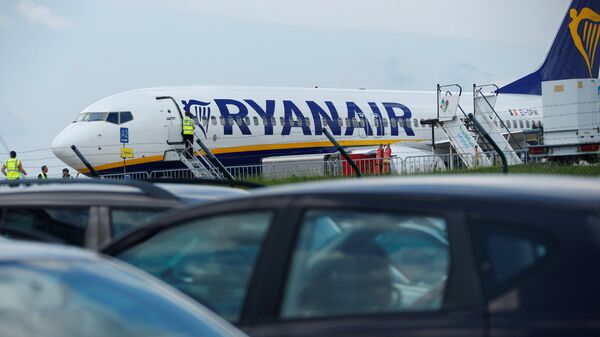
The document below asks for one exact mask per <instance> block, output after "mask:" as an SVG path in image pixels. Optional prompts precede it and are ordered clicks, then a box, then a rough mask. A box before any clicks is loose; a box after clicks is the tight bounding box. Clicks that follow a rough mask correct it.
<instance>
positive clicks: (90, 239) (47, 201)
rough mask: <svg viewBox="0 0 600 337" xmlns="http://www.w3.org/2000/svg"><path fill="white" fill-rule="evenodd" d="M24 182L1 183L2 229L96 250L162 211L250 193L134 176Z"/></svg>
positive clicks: (28, 237)
mask: <svg viewBox="0 0 600 337" xmlns="http://www.w3.org/2000/svg"><path fill="white" fill-rule="evenodd" d="M23 183H24V185H15V183H12V184H6V183H4V184H3V185H0V187H3V188H0V235H4V236H7V237H11V238H14V239H25V240H34V241H43V242H52V243H63V244H70V245H76V246H81V247H85V248H88V249H92V250H96V249H97V248H98V247H100V246H102V245H103V244H106V243H107V242H108V241H110V240H111V239H112V238H114V237H117V236H119V235H121V234H122V233H124V232H126V231H128V230H130V229H131V228H133V227H135V226H139V225H142V224H143V223H145V222H147V221H148V220H149V219H151V218H152V217H154V216H156V215H157V214H159V213H162V212H165V211H168V210H172V209H174V208H177V207H183V206H185V205H189V204H200V203H206V202H212V201H214V200H217V199H219V198H226V197H231V196H234V195H235V196H238V195H242V194H246V193H248V192H246V191H245V190H242V189H239V188H231V187H223V186H208V185H185V184H169V183H161V184H151V183H147V182H143V181H131V180H121V181H114V180H113V181H111V180H99V179H94V180H92V179H88V180H77V181H74V180H70V181H64V180H57V181H48V182H46V181H35V180H34V181H24V182H23Z"/></svg>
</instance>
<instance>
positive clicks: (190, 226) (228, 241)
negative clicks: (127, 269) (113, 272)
mask: <svg viewBox="0 0 600 337" xmlns="http://www.w3.org/2000/svg"><path fill="white" fill-rule="evenodd" d="M271 219H272V214H271V212H268V211H256V212H249V213H237V214H233V215H219V216H213V217H209V218H200V219H194V220H190V221H187V222H185V223H182V224H180V225H178V226H174V227H170V228H168V229H165V230H163V231H161V232H159V233H157V234H156V235H154V236H153V237H151V238H150V239H148V240H146V241H144V242H142V243H140V244H139V245H136V246H133V247H132V248H130V249H128V250H127V251H125V252H123V253H121V254H120V255H119V256H117V257H118V258H119V259H121V260H123V261H125V262H128V263H130V264H132V265H134V266H136V267H138V268H140V269H142V270H144V271H146V272H149V273H150V274H153V275H154V276H157V277H158V278H160V279H162V280H163V281H165V282H166V283H168V284H170V285H172V286H174V287H175V288H178V289H179V290H181V291H182V292H184V293H186V294H187V295H189V296H191V297H192V298H194V299H196V300H197V301H199V302H200V303H202V304H204V305H206V306H207V307H209V308H210V309H212V310H213V311H214V312H216V313H217V314H219V315H220V316H222V317H224V318H225V319H227V320H229V321H232V322H235V321H237V320H238V319H239V317H240V314H241V309H242V305H243V300H244V298H245V296H246V290H247V286H248V282H249V280H250V277H251V274H252V270H253V269H254V263H255V262H256V258H257V256H258V254H259V252H260V249H261V246H262V241H263V238H264V236H265V234H266V232H267V229H268V228H269V225H270V223H271Z"/></svg>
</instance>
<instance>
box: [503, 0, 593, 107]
mask: <svg viewBox="0 0 600 337" xmlns="http://www.w3.org/2000/svg"><path fill="white" fill-rule="evenodd" d="M599 38H600V0H573V2H572V3H571V6H569V9H568V11H567V15H566V16H565V18H564V20H563V22H562V24H561V26H560V29H559V31H558V34H557V35H556V38H554V42H553V43H552V47H550V51H549V52H548V55H547V56H546V60H545V61H544V63H543V64H542V66H541V67H540V68H539V69H538V70H537V71H535V72H533V73H531V74H529V75H527V76H525V77H523V78H520V79H518V80H516V81H514V82H512V83H510V84H508V85H506V86H504V87H502V88H500V90H499V91H498V92H500V93H504V94H527V95H541V94H542V85H541V82H543V81H553V80H564V79H570V78H598V65H600V57H597V51H598V50H600V46H598V44H599V43H598V40H599ZM597 47H598V48H597Z"/></svg>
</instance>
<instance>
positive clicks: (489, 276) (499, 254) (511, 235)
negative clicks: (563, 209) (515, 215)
mask: <svg viewBox="0 0 600 337" xmlns="http://www.w3.org/2000/svg"><path fill="white" fill-rule="evenodd" d="M471 231H472V233H473V241H474V248H475V256H476V258H477V262H478V264H479V270H480V273H481V276H482V279H483V287H484V290H485V293H486V296H487V297H488V298H491V297H495V296H498V295H500V294H502V293H504V292H505V291H507V290H509V289H511V288H513V287H514V286H516V285H517V284H518V283H519V282H520V280H523V279H525V278H527V277H528V276H529V275H531V274H532V273H533V272H534V271H535V270H536V269H538V268H540V267H541V266H542V265H543V264H544V262H545V261H546V260H547V259H548V257H549V256H550V255H551V253H552V252H553V251H554V248H553V246H554V245H553V243H552V242H553V241H552V240H551V238H550V237H549V236H548V235H547V234H546V233H540V232H539V231H536V230H534V229H528V228H525V227H518V228H516V227H512V226H502V225H497V224H483V223H476V224H471Z"/></svg>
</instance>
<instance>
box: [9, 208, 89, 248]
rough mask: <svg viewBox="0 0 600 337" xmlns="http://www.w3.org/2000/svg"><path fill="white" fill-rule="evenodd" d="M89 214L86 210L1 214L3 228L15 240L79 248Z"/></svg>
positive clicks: (43, 209)
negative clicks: (22, 239) (21, 239)
mask: <svg viewBox="0 0 600 337" xmlns="http://www.w3.org/2000/svg"><path fill="white" fill-rule="evenodd" d="M89 212H90V211H89V208H88V207H76V208H29V209H27V208H18V209H17V208H8V209H5V210H4V221H3V227H4V228H7V229H9V230H12V231H14V232H15V233H14V236H15V238H16V237H17V236H18V237H19V238H25V239H32V240H34V241H47V242H60V241H63V242H65V243H68V244H71V245H76V246H83V245H84V243H85V230H86V228H87V226H88V219H89ZM19 233H20V234H19ZM8 236H11V235H10V232H9V235H8Z"/></svg>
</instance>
